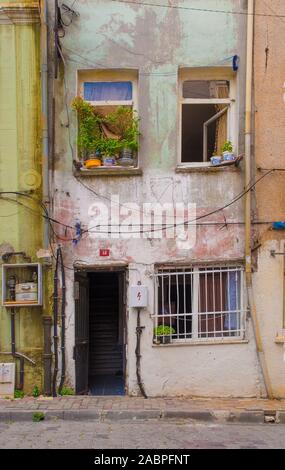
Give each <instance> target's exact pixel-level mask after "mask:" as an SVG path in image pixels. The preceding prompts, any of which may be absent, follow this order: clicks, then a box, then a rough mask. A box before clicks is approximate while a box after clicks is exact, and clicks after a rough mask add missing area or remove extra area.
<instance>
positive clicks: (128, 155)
mask: <svg viewBox="0 0 285 470" xmlns="http://www.w3.org/2000/svg"><path fill="white" fill-rule="evenodd" d="M118 163H119V165H122V166H134V154H133V151H132V150H131V149H127V148H125V149H123V150H122V151H121V152H120V158H119V159H118Z"/></svg>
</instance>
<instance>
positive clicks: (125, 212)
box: [88, 195, 196, 250]
mask: <svg viewBox="0 0 285 470" xmlns="http://www.w3.org/2000/svg"><path fill="white" fill-rule="evenodd" d="M88 216H89V217H90V222H89V225H88V232H89V234H90V236H91V237H92V238H96V239H98V238H100V239H108V238H112V239H116V238H122V239H138V238H144V239H163V238H166V239H174V240H175V242H176V244H177V247H178V248H179V249H188V250H190V249H191V248H193V247H194V246H195V243H196V224H195V219H196V204H192V203H188V204H184V203H183V202H179V203H174V204H172V203H164V204H161V203H157V202H156V203H148V202H145V203H143V204H138V203H135V202H126V203H121V202H120V197H119V195H112V196H111V199H110V203H109V204H105V203H103V202H94V203H92V204H91V206H90V207H89V210H88Z"/></svg>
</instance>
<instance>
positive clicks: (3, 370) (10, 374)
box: [0, 362, 15, 398]
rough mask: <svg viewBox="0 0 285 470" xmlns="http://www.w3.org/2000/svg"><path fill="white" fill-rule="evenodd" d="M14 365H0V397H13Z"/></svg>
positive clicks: (5, 363) (4, 363)
mask: <svg viewBox="0 0 285 470" xmlns="http://www.w3.org/2000/svg"><path fill="white" fill-rule="evenodd" d="M14 389H15V364H14V363H13V362H12V363H8V362H2V363H0V397H12V398H13V397H14Z"/></svg>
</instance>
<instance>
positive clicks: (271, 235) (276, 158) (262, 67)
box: [254, 0, 285, 397]
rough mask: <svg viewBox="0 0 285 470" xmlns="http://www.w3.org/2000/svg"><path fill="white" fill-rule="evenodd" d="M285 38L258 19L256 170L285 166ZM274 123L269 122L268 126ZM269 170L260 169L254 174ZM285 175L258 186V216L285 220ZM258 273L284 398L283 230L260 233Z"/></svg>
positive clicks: (263, 322) (275, 384) (260, 307)
mask: <svg viewBox="0 0 285 470" xmlns="http://www.w3.org/2000/svg"><path fill="white" fill-rule="evenodd" d="M256 8H257V13H263V14H264V13H265V14H269V15H276V14H278V15H282V14H285V6H284V2H282V1H281V0H272V1H271V2H270V6H269V5H267V6H266V5H265V4H264V2H262V1H261V0H257V1H256ZM284 39H285V31H284V27H283V22H282V21H281V19H280V18H274V17H256V20H255V49H254V52H255V60H254V67H255V83H254V86H255V111H256V112H255V161H256V167H257V168H263V169H272V168H285V156H284V144H285V141H284V138H285V137H284V126H285V104H284V91H285V90H284V83H285V76H284V66H285V59H284V56H283V54H282V53H281V52H280V47H281V46H280V45H281V44H282V42H283V40H284ZM269 123H270V125H269ZM263 174H265V171H259V170H257V171H256V178H259V177H260V176H261V175H263ZM284 184H285V173H284V172H274V173H272V174H270V175H268V176H266V178H264V179H263V180H262V182H260V184H258V185H257V186H256V191H255V199H256V213H257V217H258V219H259V220H263V221H274V220H276V221H278V220H285V192H284ZM256 238H257V240H256V243H257V244H261V246H260V248H259V249H258V252H257V272H256V273H255V274H254V287H255V293H256V305H257V312H258V316H259V319H260V326H261V333H262V339H263V344H264V349H265V355H266V360H267V364H268V369H269V372H270V378H271V382H272V388H273V392H274V394H275V395H276V396H279V397H284V396H285V375H284V370H285V363H284V347H283V346H284V344H283V343H279V344H276V342H275V340H276V337H277V336H281V337H282V336H283V337H284V333H285V331H284V330H283V329H282V327H283V304H284V288H283V275H284V274H283V273H284V259H283V257H282V256H276V257H275V258H273V257H272V256H271V255H270V251H271V250H276V251H278V252H284V251H285V250H284V239H285V236H284V231H281V232H277V231H274V230H271V228H270V225H268V226H262V228H260V230H259V231H258V232H257V233H256Z"/></svg>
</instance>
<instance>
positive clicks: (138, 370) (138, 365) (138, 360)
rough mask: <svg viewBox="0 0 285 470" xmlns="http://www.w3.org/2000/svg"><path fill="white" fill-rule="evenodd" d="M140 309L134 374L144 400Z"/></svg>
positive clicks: (145, 396) (145, 395) (139, 312)
mask: <svg viewBox="0 0 285 470" xmlns="http://www.w3.org/2000/svg"><path fill="white" fill-rule="evenodd" d="M140 315H141V309H140V308H138V312H137V327H136V335H137V345H136V351H135V353H136V373H137V383H138V386H139V389H140V392H141V394H142V396H143V397H144V398H147V394H146V392H145V389H144V386H143V383H142V378H141V334H142V330H143V328H144V326H141V316H140Z"/></svg>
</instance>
